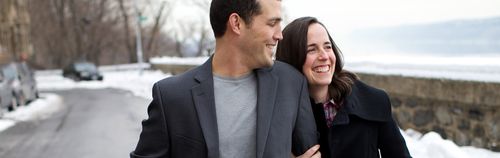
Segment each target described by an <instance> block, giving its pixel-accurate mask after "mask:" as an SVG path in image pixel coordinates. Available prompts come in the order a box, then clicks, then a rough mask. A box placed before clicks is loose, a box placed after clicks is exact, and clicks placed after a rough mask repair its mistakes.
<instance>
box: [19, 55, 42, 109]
mask: <svg viewBox="0 0 500 158" xmlns="http://www.w3.org/2000/svg"><path fill="white" fill-rule="evenodd" d="M15 66H16V68H17V73H18V79H19V81H20V83H21V95H20V96H22V97H23V98H24V99H25V102H26V104H27V103H29V102H31V101H33V100H35V99H37V98H38V97H39V93H38V88H37V87H36V80H35V73H34V72H33V70H31V69H30V67H29V66H28V64H26V63H25V62H21V63H15ZM19 101H21V100H19Z"/></svg>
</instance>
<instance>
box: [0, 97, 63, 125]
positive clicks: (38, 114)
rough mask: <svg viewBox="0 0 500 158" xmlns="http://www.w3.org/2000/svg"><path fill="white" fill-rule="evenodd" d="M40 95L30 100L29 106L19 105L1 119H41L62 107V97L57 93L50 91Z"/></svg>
mask: <svg viewBox="0 0 500 158" xmlns="http://www.w3.org/2000/svg"><path fill="white" fill-rule="evenodd" d="M40 95H41V96H40V99H37V100H35V101H33V102H31V103H30V104H29V106H21V107H18V108H17V109H16V110H14V111H12V112H8V113H6V114H5V115H4V118H3V119H8V120H13V121H28V120H43V119H46V118H48V117H50V116H52V115H54V114H55V113H56V112H58V111H60V110H61V109H62V108H63V107H64V106H63V104H62V99H61V97H59V96H58V95H55V94H50V93H42V94H40Z"/></svg>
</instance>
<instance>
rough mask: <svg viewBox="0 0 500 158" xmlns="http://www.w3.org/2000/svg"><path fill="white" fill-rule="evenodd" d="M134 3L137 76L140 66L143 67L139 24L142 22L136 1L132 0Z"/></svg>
mask: <svg viewBox="0 0 500 158" xmlns="http://www.w3.org/2000/svg"><path fill="white" fill-rule="evenodd" d="M134 2H135V13H136V14H137V15H136V18H137V23H136V25H135V39H136V48H137V63H138V64H139V75H142V71H143V69H142V65H143V60H142V40H141V37H142V36H141V22H142V20H143V17H142V15H141V12H140V11H139V6H138V3H137V0H134Z"/></svg>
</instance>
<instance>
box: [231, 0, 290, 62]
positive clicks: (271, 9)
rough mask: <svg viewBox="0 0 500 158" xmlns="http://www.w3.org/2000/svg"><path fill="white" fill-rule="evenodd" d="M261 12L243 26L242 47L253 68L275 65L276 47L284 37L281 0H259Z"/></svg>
mask: <svg viewBox="0 0 500 158" xmlns="http://www.w3.org/2000/svg"><path fill="white" fill-rule="evenodd" d="M258 3H259V4H260V6H261V14H259V15H256V16H254V17H252V19H253V20H252V22H251V23H250V24H244V27H243V28H242V34H241V36H242V39H243V41H242V43H241V44H242V48H243V52H244V55H245V56H246V57H247V59H248V60H247V62H248V65H249V66H250V67H252V68H262V67H270V66H272V65H273V60H272V55H273V53H274V47H276V45H277V44H278V41H279V40H281V39H282V38H283V35H282V34H281V1H279V0H258Z"/></svg>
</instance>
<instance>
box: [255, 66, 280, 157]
mask: <svg viewBox="0 0 500 158" xmlns="http://www.w3.org/2000/svg"><path fill="white" fill-rule="evenodd" d="M271 69H272V68H262V69H257V70H256V71H255V72H256V74H257V75H256V76H257V83H258V88H257V157H258V158H261V157H263V154H264V151H265V149H266V144H267V136H268V133H269V128H270V127H271V119H272V115H273V111H274V104H275V99H276V93H277V90H278V81H279V80H278V77H277V76H276V75H275V74H273V73H271Z"/></svg>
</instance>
